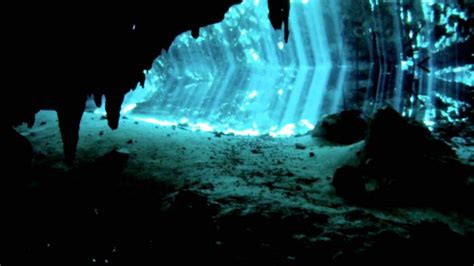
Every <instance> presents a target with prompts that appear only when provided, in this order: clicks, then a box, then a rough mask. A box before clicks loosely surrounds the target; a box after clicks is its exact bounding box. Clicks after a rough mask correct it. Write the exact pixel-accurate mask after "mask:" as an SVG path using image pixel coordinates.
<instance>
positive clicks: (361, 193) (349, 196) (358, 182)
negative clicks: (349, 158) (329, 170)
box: [332, 165, 367, 202]
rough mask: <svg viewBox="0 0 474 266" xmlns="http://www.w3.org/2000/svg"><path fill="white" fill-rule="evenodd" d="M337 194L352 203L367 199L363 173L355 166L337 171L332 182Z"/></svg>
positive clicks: (344, 167)
mask: <svg viewBox="0 0 474 266" xmlns="http://www.w3.org/2000/svg"><path fill="white" fill-rule="evenodd" d="M332 185H333V186H334V188H335V189H336V194H337V195H339V196H341V197H343V198H344V199H346V200H348V201H352V202H360V201H363V200H365V199H366V198H367V191H366V189H365V180H364V175H363V171H362V169H360V168H357V167H353V166H347V165H346V166H343V167H340V168H338V169H337V170H336V172H335V173H334V177H333V180H332Z"/></svg>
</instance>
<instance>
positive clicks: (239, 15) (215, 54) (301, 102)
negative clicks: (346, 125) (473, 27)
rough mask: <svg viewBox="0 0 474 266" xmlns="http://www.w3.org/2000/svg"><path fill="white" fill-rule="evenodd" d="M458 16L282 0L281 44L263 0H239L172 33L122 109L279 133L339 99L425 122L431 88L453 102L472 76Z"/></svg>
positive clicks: (418, 6)
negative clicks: (286, 8) (204, 22)
mask: <svg viewBox="0 0 474 266" xmlns="http://www.w3.org/2000/svg"><path fill="white" fill-rule="evenodd" d="M402 2H403V3H404V4H403V5H402V4H401V3H402ZM467 19H469V17H468V15H467V14H466V12H464V11H462V10H461V9H460V8H458V7H457V6H456V5H455V4H452V5H445V4H437V3H436V1H414V2H407V3H405V2H404V1H375V0H374V1H365V0H353V1H346V0H292V1H291V11H290V38H289V41H288V43H285V42H284V36H283V32H278V31H275V30H274V29H273V28H272V26H271V23H270V21H269V20H268V8H267V2H266V0H244V2H243V3H242V4H241V5H238V6H234V7H232V8H231V9H230V11H229V12H228V13H227V14H226V17H225V19H224V21H223V22H221V23H218V24H215V25H211V26H208V27H206V28H201V29H200V36H199V37H198V38H197V39H194V38H193V37H192V36H191V32H186V33H184V34H182V35H180V36H179V37H177V38H176V40H175V41H174V43H173V44H172V46H171V47H170V49H169V51H168V52H163V54H162V55H161V56H160V57H159V58H158V59H157V60H156V61H155V64H154V66H153V68H152V69H151V70H150V71H148V73H147V80H146V83H145V88H144V89H138V90H135V91H134V92H133V93H131V94H129V95H128V96H127V98H126V99H125V105H124V111H126V110H131V109H133V108H134V107H135V106H136V107H137V108H136V109H135V114H140V115H141V119H144V120H145V121H148V122H155V123H158V124H160V123H161V124H168V125H173V124H177V123H188V124H190V125H191V126H192V127H195V128H199V129H204V130H216V131H224V132H235V133H243V134H253V135H258V134H265V133H270V135H290V134H294V133H303V132H306V131H307V130H308V129H310V128H311V127H312V126H313V125H314V124H315V123H316V122H317V121H318V119H320V118H321V117H322V116H323V115H325V114H329V113H334V112H337V111H339V110H341V109H343V108H358V109H361V110H365V111H368V112H371V111H374V110H375V109H377V108H378V107H380V106H382V105H384V104H387V103H388V104H391V105H392V106H393V107H395V108H396V109H397V110H399V111H401V112H402V113H403V114H404V115H406V116H413V117H416V118H418V119H420V120H423V121H425V122H426V123H427V124H428V125H433V123H435V121H436V119H437V117H436V110H435V107H434V104H433V103H434V102H435V97H436V95H442V96H443V97H445V96H449V97H451V98H452V99H454V100H457V99H460V98H462V92H463V91H465V86H466V85H467V86H472V85H473V74H472V72H473V71H472V65H469V64H468V63H469V62H468V61H466V60H462V53H463V52H462V51H461V52H459V51H458V47H461V48H462V46H463V45H464V46H467V45H465V44H463V43H467V42H468V41H469V39H470V36H471V34H470V33H469V29H468V28H467V29H466V25H464V24H466V23H467V22H466V21H467ZM443 22H444V23H445V24H443ZM462 23H464V24H462ZM440 25H441V26H440ZM459 25H461V26H462V25H464V26H462V27H461V26H459ZM444 30H445V32H446V34H444V35H443V34H441V35H440V34H439V32H443V31H444ZM437 32H438V33H437ZM458 53H459V54H460V55H458ZM428 71H429V72H428ZM460 92H461V93H460ZM360 95H362V97H361V96H360ZM136 104H138V105H136Z"/></svg>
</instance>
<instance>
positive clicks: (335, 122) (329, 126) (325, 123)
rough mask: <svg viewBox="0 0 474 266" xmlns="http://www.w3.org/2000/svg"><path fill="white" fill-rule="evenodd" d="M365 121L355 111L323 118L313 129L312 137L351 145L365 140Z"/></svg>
mask: <svg viewBox="0 0 474 266" xmlns="http://www.w3.org/2000/svg"><path fill="white" fill-rule="evenodd" d="M366 131H367V121H365V120H364V119H363V118H362V117H361V113H360V112H359V111H356V110H346V111H342V112H340V113H336V114H332V115H328V116H326V117H324V118H323V119H322V120H321V121H320V122H319V123H318V124H317V125H316V127H315V128H314V129H313V131H312V135H313V137H321V138H323V139H325V140H328V141H330V142H334V143H337V144H352V143H355V142H358V141H361V140H363V139H364V138H365V136H366Z"/></svg>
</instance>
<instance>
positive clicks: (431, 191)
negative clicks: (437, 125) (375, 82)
mask: <svg viewBox="0 0 474 266" xmlns="http://www.w3.org/2000/svg"><path fill="white" fill-rule="evenodd" d="M363 161H364V163H363V165H362V167H363V168H364V169H365V172H366V175H367V176H368V177H369V178H370V179H372V180H376V181H377V182H378V185H379V188H380V189H379V190H378V191H376V192H378V193H377V194H378V196H377V197H381V198H383V199H386V200H390V201H405V202H424V203H427V202H430V203H432V202H434V201H438V202H447V201H451V200H456V199H457V200H459V197H462V196H461V195H462V194H463V192H464V190H465V182H466V179H467V169H466V167H465V166H464V165H463V164H462V163H460V161H459V160H458V158H457V155H456V153H455V152H454V150H453V149H452V148H451V147H450V146H449V145H448V144H446V143H445V142H443V141H441V140H439V139H436V138H435V137H434V136H433V135H432V134H431V132H430V131H429V130H428V128H426V127H425V126H424V125H423V124H421V123H419V122H417V121H413V120H409V119H407V118H404V117H402V116H401V115H400V114H399V113H398V112H397V111H395V110H394V109H392V108H390V107H386V108H382V109H380V110H378V111H377V112H376V114H375V115H374V116H373V118H372V119H371V121H370V122H369V128H368V136H367V139H366V146H365V149H364V154H363Z"/></svg>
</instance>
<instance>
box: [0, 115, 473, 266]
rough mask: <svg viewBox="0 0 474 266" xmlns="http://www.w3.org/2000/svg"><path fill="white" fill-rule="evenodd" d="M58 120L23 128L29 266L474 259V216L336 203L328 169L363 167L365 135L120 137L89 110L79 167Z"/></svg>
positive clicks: (125, 126) (139, 131)
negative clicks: (472, 248)
mask: <svg viewBox="0 0 474 266" xmlns="http://www.w3.org/2000/svg"><path fill="white" fill-rule="evenodd" d="M56 121H57V117H56V113H55V112H51V111H42V112H40V113H38V114H37V116H36V123H35V125H34V126H33V127H32V128H31V129H28V128H26V126H20V127H18V128H17V130H18V132H20V133H21V134H22V135H24V136H25V137H27V138H28V139H29V140H30V142H31V143H32V145H33V148H34V154H35V155H34V160H33V163H32V167H31V169H29V170H27V171H26V172H27V177H25V178H24V179H25V180H23V181H24V183H23V185H22V186H21V187H22V189H20V190H21V192H20V193H19V194H18V195H17V196H18V197H21V199H22V201H21V203H18V204H16V205H13V206H15V207H14V209H16V210H14V213H15V215H12V217H13V218H12V219H11V222H12V223H13V224H14V225H15V226H14V229H12V230H13V231H14V232H15V230H18V233H16V235H15V237H14V238H13V239H14V241H15V242H16V243H17V244H15V245H11V247H12V248H11V249H12V252H10V253H11V254H17V255H16V257H15V258H16V261H17V262H18V261H21V262H25V263H27V264H24V265H28V263H31V262H35V263H36V262H45V263H48V264H49V265H51V264H60V261H62V260H63V259H64V258H66V259H67V260H68V263H67V264H68V265H76V264H77V265H88V264H93V265H96V264H101V265H118V264H120V265H150V264H152V263H160V262H165V261H167V262H168V261H170V262H171V263H170V264H178V263H182V262H184V263H190V262H193V263H196V262H198V261H200V262H205V263H207V264H220V265H254V264H260V265H314V264H315V263H316V262H318V263H320V264H322V265H327V264H339V263H349V262H353V261H358V260H364V261H365V260H371V261H378V262H389V261H392V262H393V261H394V260H398V261H405V260H408V259H409V257H410V256H411V257H415V258H418V259H419V260H420V261H425V260H426V259H427V257H430V258H438V257H439V258H450V259H463V258H464V259H466V258H468V259H473V258H474V256H473V255H472V254H470V253H466V249H467V246H466V245H467V244H466V243H470V244H472V242H470V241H472V236H473V232H474V223H473V220H472V217H473V215H468V214H465V213H464V214H463V213H460V212H456V211H452V210H447V209H439V208H438V209H437V208H430V207H419V206H418V207H403V208H402V207H386V206H385V207H380V206H379V207H367V206H365V207H363V206H357V205H352V204H348V203H345V202H344V201H343V200H342V199H341V198H339V197H337V196H336V194H335V191H334V189H333V187H332V185H331V181H332V180H331V179H332V175H333V173H334V171H335V170H336V169H337V168H338V167H340V166H342V165H344V164H355V163H357V161H358V156H357V154H358V152H359V151H360V150H361V149H362V147H363V144H364V143H363V141H362V142H358V143H355V144H353V145H348V146H334V145H329V144H327V143H324V142H323V141H321V140H318V139H314V138H311V137H310V136H309V135H305V136H296V137H290V138H271V137H268V136H260V137H243V136H230V135H223V134H217V133H212V132H199V131H195V132H193V131H191V130H189V128H186V127H185V126H183V127H179V126H178V127H163V126H157V125H154V124H149V123H145V122H142V121H137V120H135V119H134V118H133V117H123V118H122V119H121V121H120V124H121V125H120V127H119V129H118V130H116V131H112V130H110V129H109V128H108V127H107V122H106V120H104V119H103V117H101V115H98V114H94V113H88V112H86V113H85V114H84V117H83V119H82V123H81V131H80V141H79V146H78V152H77V159H76V163H75V165H74V166H72V167H67V166H65V165H64V163H63V162H62V143H61V138H60V133H59V129H58V126H57V122H56ZM297 144H298V145H297ZM112 150H115V152H111V151H112ZM19 210H21V211H19ZM466 239H468V240H466ZM464 241H469V242H464ZM176 253H177V254H181V255H174V254H176ZM453 256H454V257H453ZM14 260H15V259H14ZM472 261H474V260H471V263H472ZM1 263H2V261H0V264H1ZM164 264H165V265H166V264H167V263H164ZM1 265H3V264H1ZM5 265H8V264H5Z"/></svg>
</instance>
